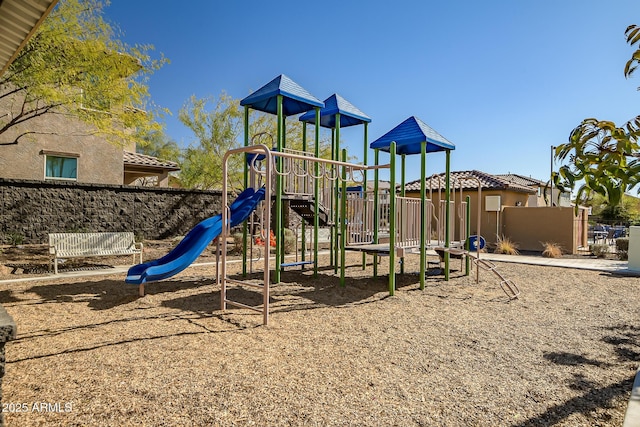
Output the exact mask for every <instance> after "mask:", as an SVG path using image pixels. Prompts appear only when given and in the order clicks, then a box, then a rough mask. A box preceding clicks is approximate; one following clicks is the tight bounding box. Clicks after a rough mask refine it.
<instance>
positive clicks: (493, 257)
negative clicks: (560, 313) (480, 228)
mask: <svg viewBox="0 0 640 427" xmlns="http://www.w3.org/2000/svg"><path fill="white" fill-rule="evenodd" d="M480 259H486V260H489V261H499V262H513V263H516V264H530V265H542V266H547V267H564V268H577V269H579V270H595V271H605V272H608V273H613V274H624V275H629V276H640V271H632V270H629V267H628V262H627V261H618V260H612V259H602V258H590V257H586V256H585V257H584V258H544V257H541V256H528V255H503V254H489V253H487V254H483V253H481V254H480Z"/></svg>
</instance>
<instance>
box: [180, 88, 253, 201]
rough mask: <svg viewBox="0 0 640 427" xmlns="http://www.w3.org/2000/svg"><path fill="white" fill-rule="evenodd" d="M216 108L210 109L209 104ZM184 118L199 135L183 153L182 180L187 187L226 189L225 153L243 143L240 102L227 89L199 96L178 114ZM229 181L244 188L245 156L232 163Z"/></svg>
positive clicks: (232, 185) (191, 99) (186, 104)
mask: <svg viewBox="0 0 640 427" xmlns="http://www.w3.org/2000/svg"><path fill="white" fill-rule="evenodd" d="M210 104H212V105H213V109H211V110H209V109H208V108H209V105H210ZM178 118H179V119H180V121H181V122H182V123H183V124H184V125H185V126H187V127H188V128H189V129H191V131H192V132H193V134H194V135H195V137H196V142H195V143H192V144H190V145H189V146H188V147H187V148H186V149H185V150H184V151H183V153H182V161H181V163H180V169H181V170H180V182H181V183H182V185H183V186H185V187H191V188H203V189H211V188H216V189H220V188H222V163H223V157H224V154H225V153H226V152H227V151H229V150H230V149H232V148H237V147H239V146H241V143H240V137H241V136H242V131H243V130H242V124H243V113H242V110H241V109H240V104H239V102H238V101H237V100H234V99H233V98H231V97H230V96H229V95H227V94H225V93H224V92H223V93H222V94H221V95H220V96H219V98H218V99H217V100H216V99H215V98H208V99H199V98H196V97H195V96H191V98H190V99H189V100H188V101H187V102H186V103H185V104H184V105H183V107H182V108H181V109H180V112H179V113H178ZM229 172H230V173H229V184H230V185H231V188H233V189H240V188H242V159H241V158H240V157H239V156H234V157H233V158H232V159H231V161H230V164H229Z"/></svg>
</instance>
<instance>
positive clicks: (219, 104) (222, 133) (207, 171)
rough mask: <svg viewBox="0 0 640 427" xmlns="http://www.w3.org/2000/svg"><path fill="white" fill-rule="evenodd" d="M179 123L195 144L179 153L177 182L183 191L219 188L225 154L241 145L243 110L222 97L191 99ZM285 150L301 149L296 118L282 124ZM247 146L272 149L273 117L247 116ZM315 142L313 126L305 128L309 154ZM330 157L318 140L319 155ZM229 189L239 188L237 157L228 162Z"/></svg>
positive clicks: (324, 142)
mask: <svg viewBox="0 0 640 427" xmlns="http://www.w3.org/2000/svg"><path fill="white" fill-rule="evenodd" d="M178 117H179V119H180V121H181V122H182V123H183V124H184V125H185V126H187V127H188V128H189V129H191V131H192V132H193V134H194V136H195V138H196V141H194V142H193V143H192V144H190V145H189V146H188V147H187V148H186V149H185V150H184V151H183V152H182V160H181V162H180V168H181V171H180V181H181V183H182V185H183V186H185V187H192V188H215V189H220V188H222V161H223V157H224V155H225V153H226V152H227V151H228V150H230V149H232V148H237V147H241V146H243V145H244V137H243V135H244V109H243V108H242V107H240V101H239V100H237V99H233V98H232V97H230V96H229V95H227V94H226V93H224V92H223V93H222V94H221V95H220V96H219V97H218V98H217V99H215V98H207V99H199V98H196V97H195V96H192V97H191V98H190V99H189V100H188V101H187V102H186V103H185V104H184V106H183V107H182V108H181V109H180V112H179V114H178ZM285 131H286V136H285V139H286V144H287V148H291V149H294V150H301V149H302V136H301V135H302V123H301V122H300V121H299V120H298V119H297V117H290V118H288V119H287V120H286V126H285ZM249 134H250V135H251V140H250V141H249V143H250V144H264V145H266V146H268V147H270V148H271V147H273V146H275V145H276V134H277V123H276V118H275V116H273V115H271V114H266V113H262V112H259V111H253V110H251V112H250V120H249ZM314 141H315V139H314V136H313V126H307V142H308V147H309V148H308V151H312V149H311V148H310V147H313V143H314ZM330 153H331V147H330V144H329V139H328V138H327V136H326V135H323V138H321V140H320V155H321V157H324V158H328V157H329V156H330ZM228 168H229V186H230V188H231V189H233V190H241V189H242V188H243V181H244V180H243V171H244V163H243V161H242V157H241V156H233V157H231V158H230V161H229V164H228Z"/></svg>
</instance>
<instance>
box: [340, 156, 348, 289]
mask: <svg viewBox="0 0 640 427" xmlns="http://www.w3.org/2000/svg"><path fill="white" fill-rule="evenodd" d="M342 161H343V162H346V161H347V150H345V149H343V150H342ZM346 194H347V168H346V167H344V166H343V167H342V197H341V198H340V286H343V287H344V285H345V279H344V276H345V268H346V250H345V246H347V220H346V218H347V198H346Z"/></svg>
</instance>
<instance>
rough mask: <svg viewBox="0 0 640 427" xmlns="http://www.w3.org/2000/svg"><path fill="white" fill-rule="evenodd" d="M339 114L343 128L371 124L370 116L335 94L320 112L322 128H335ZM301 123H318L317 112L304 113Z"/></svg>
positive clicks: (327, 100)
mask: <svg viewBox="0 0 640 427" xmlns="http://www.w3.org/2000/svg"><path fill="white" fill-rule="evenodd" d="M338 113H340V127H341V128H344V127H348V126H355V125H360V124H363V123H370V122H371V118H370V117H369V116H367V115H366V114H365V113H363V112H362V111H360V110H359V109H358V108H357V107H356V106H354V105H353V104H352V103H350V102H349V101H347V100H346V99H344V98H343V97H341V96H340V95H338V94H337V93H334V94H333V95H331V96H330V97H329V98H327V99H325V100H324V108H322V109H321V110H320V126H322V127H325V128H330V129H333V128H335V127H336V125H337V124H336V116H337V114H338ZM300 121H302V122H307V123H312V124H314V123H315V122H316V115H315V111H308V112H306V113H304V114H303V115H302V116H300Z"/></svg>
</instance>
